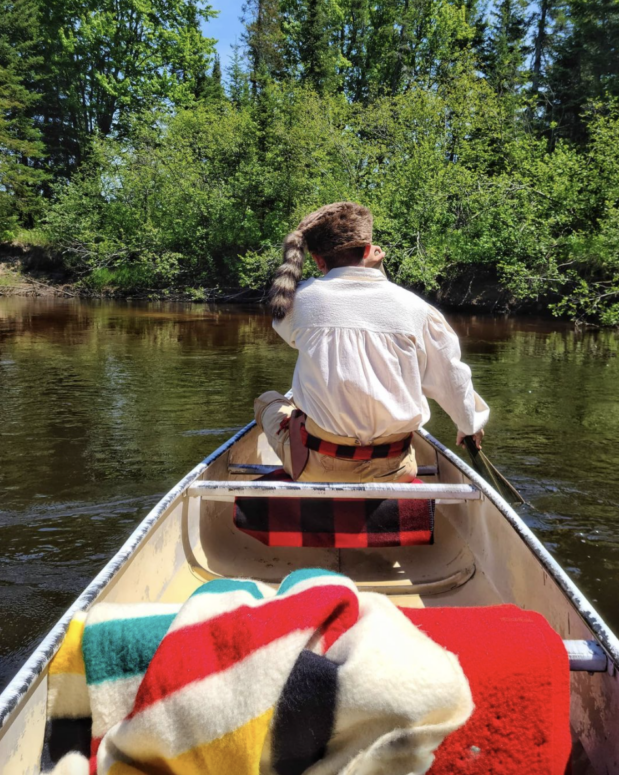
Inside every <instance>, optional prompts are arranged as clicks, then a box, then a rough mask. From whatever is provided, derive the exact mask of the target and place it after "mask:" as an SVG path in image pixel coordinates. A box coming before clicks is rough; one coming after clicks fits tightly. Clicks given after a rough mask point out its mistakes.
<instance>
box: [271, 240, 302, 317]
mask: <svg viewBox="0 0 619 775" xmlns="http://www.w3.org/2000/svg"><path fill="white" fill-rule="evenodd" d="M306 250H307V245H306V243H305V237H304V236H303V233H302V232H300V231H293V232H291V233H290V234H289V235H288V236H287V237H286V239H285V241H284V261H283V263H282V265H281V266H280V267H279V268H278V269H277V271H276V272H275V279H274V280H273V285H272V286H271V290H270V292H269V307H270V309H271V314H272V315H273V317H274V318H275V320H282V319H283V318H285V317H286V315H287V314H288V312H289V310H290V308H291V307H292V302H293V300H294V294H295V291H296V289H297V285H298V284H299V280H300V279H301V277H302V276H303V262H304V261H305V251H306Z"/></svg>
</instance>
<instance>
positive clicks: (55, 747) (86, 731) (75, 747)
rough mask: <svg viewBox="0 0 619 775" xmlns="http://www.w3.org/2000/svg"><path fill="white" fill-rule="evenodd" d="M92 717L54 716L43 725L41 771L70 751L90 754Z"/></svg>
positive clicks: (51, 765)
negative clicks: (54, 717) (43, 737)
mask: <svg viewBox="0 0 619 775" xmlns="http://www.w3.org/2000/svg"><path fill="white" fill-rule="evenodd" d="M91 732H92V719H91V718H90V717H89V718H56V719H52V720H51V721H48V722H47V724H46V725H45V739H44V741H43V753H42V754H41V771H42V772H45V771H46V770H51V769H53V768H54V766H55V765H56V764H57V763H58V762H59V761H60V760H61V759H62V757H63V756H64V755H65V754H67V753H70V752H72V751H77V753H81V754H83V755H84V756H86V757H89V756H90V743H91V739H92V736H91Z"/></svg>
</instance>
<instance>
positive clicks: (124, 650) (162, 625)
mask: <svg viewBox="0 0 619 775" xmlns="http://www.w3.org/2000/svg"><path fill="white" fill-rule="evenodd" d="M174 618H175V615H174V614H165V615H162V616H143V617H139V618H136V619H112V620H110V621H108V622H101V623H100V624H93V625H90V626H88V627H86V629H85V631H84V640H83V643H82V649H83V652H84V662H85V663H86V682H87V683H88V685H89V686H91V685H92V684H98V683H102V682H103V681H115V680H118V679H120V678H130V677H131V676H136V675H141V674H142V673H144V672H145V671H146V668H147V667H148V665H149V664H150V661H151V660H152V658H153V656H154V654H155V651H157V647H158V646H159V644H160V643H161V641H162V639H163V636H164V635H165V634H166V632H167V631H168V630H169V629H170V625H171V624H172V622H173V621H174Z"/></svg>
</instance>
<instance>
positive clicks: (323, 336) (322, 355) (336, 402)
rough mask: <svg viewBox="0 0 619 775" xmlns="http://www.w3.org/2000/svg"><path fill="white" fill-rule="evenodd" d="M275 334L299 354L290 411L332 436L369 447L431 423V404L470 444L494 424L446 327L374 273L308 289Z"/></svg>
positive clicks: (349, 272)
mask: <svg viewBox="0 0 619 775" xmlns="http://www.w3.org/2000/svg"><path fill="white" fill-rule="evenodd" d="M273 327H274V328H275V330H276V331H277V333H278V334H279V335H280V336H281V337H282V338H283V339H284V340H285V341H286V342H288V344H289V345H291V346H292V347H294V348H296V349H297V350H298V351H299V358H298V360H297V365H296V368H295V371H294V378H293V383H292V393H293V397H294V402H295V403H296V405H297V406H298V407H299V408H300V409H301V410H302V411H303V412H305V413H306V414H307V415H308V416H309V417H311V418H312V420H314V422H316V423H317V424H318V425H319V426H320V427H321V428H323V429H324V430H326V431H329V432H330V433H334V434H337V435H338V436H348V437H350V438H355V439H357V440H358V442H359V443H360V444H364V445H365V444H370V443H371V442H372V441H373V440H374V439H377V438H380V437H382V436H391V435H394V434H400V433H407V432H409V431H414V430H416V429H417V428H419V427H420V426H421V425H424V424H425V423H426V422H427V421H428V420H429V418H430V408H429V406H428V401H427V398H432V399H434V400H435V401H437V402H438V403H439V404H440V406H442V407H443V409H444V410H445V411H446V412H447V414H449V416H450V417H451V418H452V420H453V421H454V422H455V424H456V425H457V427H458V429H459V430H460V431H463V432H464V433H466V434H472V433H476V432H477V431H478V430H479V429H480V428H482V427H483V425H484V424H485V423H486V422H487V420H488V416H489V414H490V409H489V408H488V405H487V404H486V402H485V401H484V400H483V399H482V398H481V397H480V396H478V395H477V393H475V391H474V390H473V384H472V381H471V370H470V369H469V367H468V366H466V365H465V364H464V363H462V362H461V360H460V345H459V343H458V337H457V336H456V334H455V332H454V331H453V329H452V328H451V327H450V326H449V324H448V323H447V321H446V320H445V318H444V317H443V316H442V315H441V314H440V312H438V311H437V310H436V309H434V307H432V306H431V305H430V304H428V303H427V302H425V301H423V299H421V298H419V296H416V295H415V294H414V293H411V292H410V291H407V290H404V288H400V287H399V286H397V285H395V284H394V283H392V282H390V281H389V280H387V278H386V277H385V276H384V274H383V273H382V272H381V271H380V270H378V269H368V268H366V267H350V266H347V267H342V268H339V269H332V270H331V271H330V272H329V273H328V274H326V275H325V276H324V277H320V278H313V279H311V280H306V281H305V282H303V283H301V284H300V285H299V286H298V288H297V292H296V295H295V298H294V304H293V306H292V309H291V311H290V312H289V313H288V315H286V317H285V318H284V319H283V320H280V321H274V322H273ZM426 397H427V398H426Z"/></svg>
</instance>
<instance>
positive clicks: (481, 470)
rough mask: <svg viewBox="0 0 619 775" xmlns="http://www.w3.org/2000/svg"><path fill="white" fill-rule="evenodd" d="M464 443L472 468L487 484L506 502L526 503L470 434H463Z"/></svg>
mask: <svg viewBox="0 0 619 775" xmlns="http://www.w3.org/2000/svg"><path fill="white" fill-rule="evenodd" d="M464 444H465V446H466V449H467V451H468V453H469V455H470V457H471V463H472V464H473V468H474V469H475V470H476V471H477V473H478V474H479V475H480V476H481V477H482V478H483V479H485V480H486V481H487V482H488V484H491V485H492V486H493V487H494V489H495V490H496V491H497V492H498V493H499V495H501V496H502V497H503V498H505V500H506V501H507V502H508V503H526V500H525V499H524V498H523V497H522V495H521V494H520V493H519V492H518V490H517V489H516V488H515V487H514V485H513V484H512V483H511V482H509V481H508V480H507V479H506V478H505V477H504V476H503V474H502V473H501V472H500V471H499V470H498V469H497V468H496V467H495V466H494V465H493V463H492V462H491V461H490V460H488V458H487V457H486V455H485V454H484V453H483V452H482V451H481V449H477V444H476V443H475V439H474V438H473V437H472V436H465V437H464Z"/></svg>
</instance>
